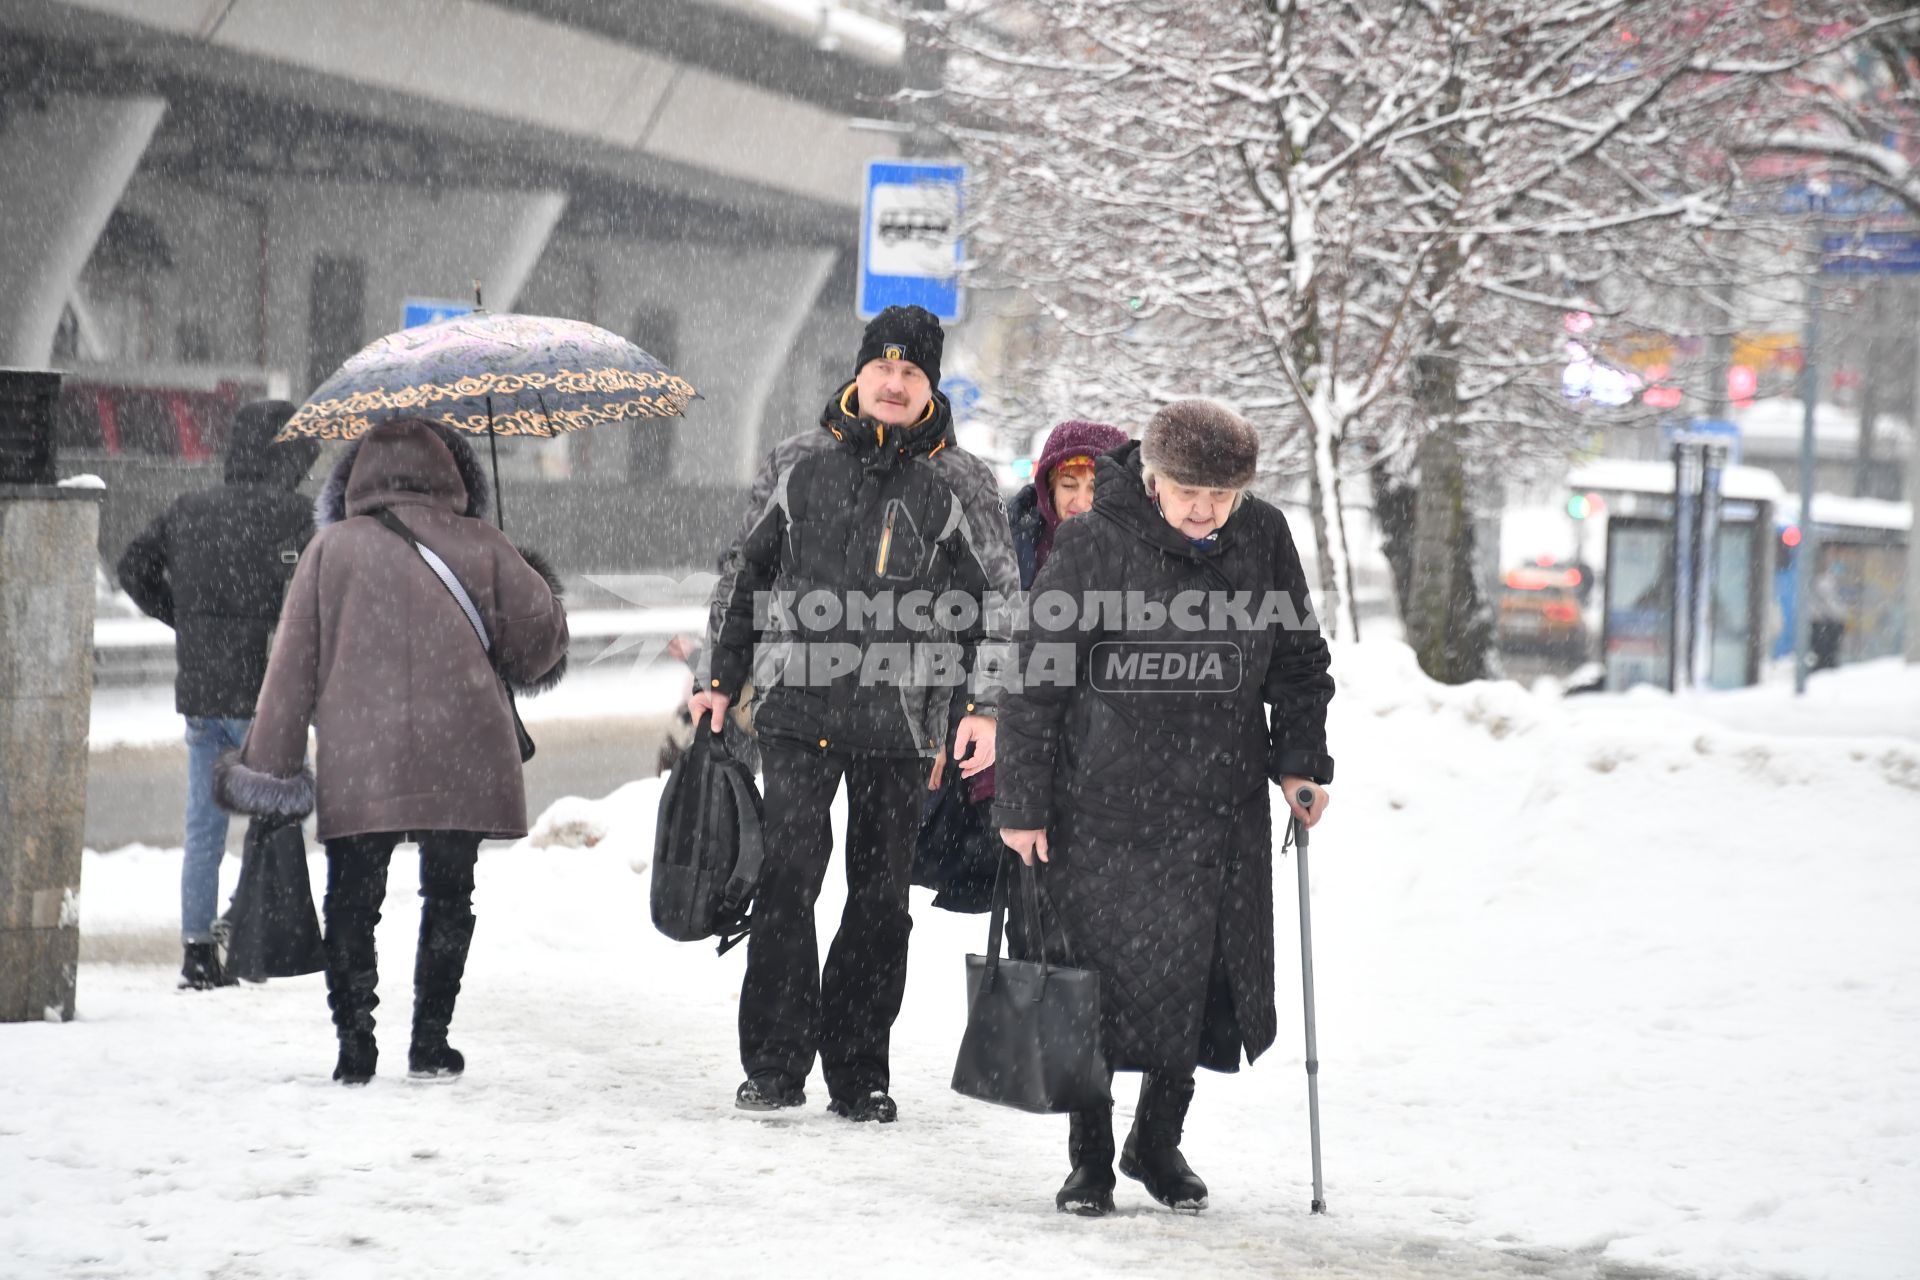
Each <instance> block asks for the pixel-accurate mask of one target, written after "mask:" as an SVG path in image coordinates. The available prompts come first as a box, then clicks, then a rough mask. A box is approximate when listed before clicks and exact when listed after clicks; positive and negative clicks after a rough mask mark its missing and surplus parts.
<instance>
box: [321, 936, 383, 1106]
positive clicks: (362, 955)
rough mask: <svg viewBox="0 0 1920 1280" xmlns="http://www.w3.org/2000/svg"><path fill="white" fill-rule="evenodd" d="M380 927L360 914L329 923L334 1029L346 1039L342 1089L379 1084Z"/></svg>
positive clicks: (338, 1066) (338, 1073)
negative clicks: (376, 1020) (376, 1037)
mask: <svg viewBox="0 0 1920 1280" xmlns="http://www.w3.org/2000/svg"><path fill="white" fill-rule="evenodd" d="M379 921H380V913H379V912H378V911H375V912H374V913H373V918H372V919H370V920H369V919H366V918H364V916H361V915H360V914H359V913H352V914H344V913H343V914H339V915H335V916H333V917H331V918H329V919H328V921H327V935H326V950H327V1006H328V1007H329V1008H331V1009H332V1010H333V1029H334V1032H335V1034H336V1035H338V1036H339V1038H340V1057H339V1060H338V1061H337V1062H336V1063H335V1064H334V1068H333V1078H334V1079H335V1080H338V1081H339V1082H340V1083H341V1084H366V1083H367V1082H368V1081H369V1080H371V1079H373V1069H374V1064H375V1063H376V1062H377V1061H378V1059H379V1056H380V1051H379V1048H378V1046H377V1045H375V1043H374V1039H373V1010H374V1007H375V1006H377V1005H378V1004H379V1003H380V997H379V995H377V994H376V992H375V988H377V987H378V986H379V984H380V967H379V964H378V959H377V956H376V954H375V952H374V948H373V926H374V925H375V924H378V923H379Z"/></svg>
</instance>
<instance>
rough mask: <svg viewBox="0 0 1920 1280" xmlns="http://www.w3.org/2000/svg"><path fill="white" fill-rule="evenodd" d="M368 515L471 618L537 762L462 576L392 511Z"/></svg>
mask: <svg viewBox="0 0 1920 1280" xmlns="http://www.w3.org/2000/svg"><path fill="white" fill-rule="evenodd" d="M367 514H368V515H370V516H372V517H373V518H374V519H375V520H378V521H379V522H380V523H381V524H383V525H385V526H386V527H387V528H388V529H389V530H391V531H392V532H393V533H395V534H398V535H399V536H400V537H402V538H405V539H406V540H407V545H408V546H410V547H412V548H413V549H414V550H415V551H417V552H419V553H420V558H421V559H422V560H424V561H426V564H427V568H429V569H431V570H433V576H434V577H436V578H438V579H440V584H441V585H442V586H444V587H445V588H446V589H447V592H448V594H450V595H451V596H452V597H453V602H454V603H455V604H457V605H459V606H460V612H461V613H464V614H465V615H467V624H468V625H469V626H471V627H472V628H473V634H474V635H475V636H476V637H477V638H478V639H479V641H480V647H481V649H483V650H485V651H486V655H487V665H488V666H489V667H493V674H494V678H495V679H497V680H499V681H500V689H501V691H502V692H504V693H505V694H506V695H507V711H508V713H509V714H511V715H512V716H513V736H514V741H515V742H516V743H518V744H519V747H520V760H521V762H522V763H525V762H526V761H528V760H531V759H533V751H534V747H533V738H532V736H531V735H530V734H528V733H527V726H526V724H525V723H524V722H523V721H522V720H521V719H520V704H519V702H518V701H516V700H515V698H514V696H513V686H512V685H510V684H508V683H507V678H506V677H505V676H504V675H501V674H500V668H498V667H495V666H493V638H492V637H491V636H489V635H488V634H487V625H486V623H484V622H482V621H481V620H480V610H478V609H476V608H475V607H474V604H473V598H472V597H471V596H469V595H468V594H467V589H466V588H465V587H463V586H461V585H460V579H459V577H458V576H456V575H455V574H454V572H453V569H452V568H451V567H450V566H449V565H448V564H447V562H446V561H445V560H442V559H441V558H440V557H439V556H438V555H436V554H435V553H434V551H433V548H431V547H429V546H427V545H426V544H424V543H422V542H421V541H420V539H418V538H416V537H414V536H413V530H411V529H409V528H407V526H406V524H405V523H404V522H403V521H402V520H401V519H400V517H399V516H396V515H395V514H393V510H392V509H391V508H389V507H380V508H378V509H377V510H374V511H369V512H367Z"/></svg>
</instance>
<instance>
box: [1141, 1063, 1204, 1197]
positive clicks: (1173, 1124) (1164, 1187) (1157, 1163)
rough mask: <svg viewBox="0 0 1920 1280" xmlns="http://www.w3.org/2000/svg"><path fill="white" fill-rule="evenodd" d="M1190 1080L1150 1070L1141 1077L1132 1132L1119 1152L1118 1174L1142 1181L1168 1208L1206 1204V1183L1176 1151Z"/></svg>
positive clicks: (1191, 1095)
mask: <svg viewBox="0 0 1920 1280" xmlns="http://www.w3.org/2000/svg"><path fill="white" fill-rule="evenodd" d="M1192 1101H1193V1079H1192V1077H1190V1076H1189V1077H1187V1078H1186V1079H1178V1080H1176V1079H1173V1078H1171V1077H1168V1076H1164V1075H1161V1074H1160V1073H1159V1072H1154V1071H1149V1072H1147V1073H1146V1075H1145V1076H1144V1077H1143V1078H1142V1079H1141V1081H1140V1106H1139V1108H1138V1109H1137V1110H1136V1111H1135V1112H1134V1117H1133V1131H1132V1132H1130V1133H1129V1134H1127V1141H1126V1145H1125V1147H1124V1148H1123V1149H1122V1150H1121V1152H1120V1172H1122V1173H1124V1174H1126V1175H1127V1176H1128V1177H1129V1178H1134V1179H1137V1180H1139V1181H1140V1182H1141V1183H1143V1184H1145V1186H1146V1188H1147V1194H1148V1195H1150V1196H1152V1197H1153V1198H1154V1199H1155V1200H1158V1201H1159V1202H1160V1203H1161V1204H1164V1205H1166V1206H1167V1207H1168V1208H1170V1209H1175V1210H1181V1211H1186V1212H1192V1213H1198V1212H1199V1211H1200V1210H1202V1209H1204V1208H1206V1207H1207V1184H1206V1183H1204V1182H1202V1181H1200V1175H1199V1174H1197V1173H1195V1172H1194V1171H1193V1170H1192V1169H1190V1168H1188V1167H1187V1161H1186V1157H1184V1156H1182V1155H1181V1154H1180V1133H1181V1129H1182V1127H1183V1126H1184V1125H1185V1124H1186V1119H1187V1104H1188V1103H1190V1102H1192Z"/></svg>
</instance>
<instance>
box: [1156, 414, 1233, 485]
mask: <svg viewBox="0 0 1920 1280" xmlns="http://www.w3.org/2000/svg"><path fill="white" fill-rule="evenodd" d="M1140 459H1141V461H1142V462H1144V463H1146V465H1147V466H1148V467H1149V468H1151V469H1152V470H1153V471H1154V473H1155V474H1156V475H1162V476H1165V477H1166V478H1167V479H1169V480H1171V481H1173V482H1174V483H1175V484H1186V485H1192V486H1193V487H1194V488H1196V489H1244V488H1246V487H1247V486H1248V485H1250V484H1252V483H1253V472H1254V467H1255V465H1256V464H1257V463H1258V462H1259V461H1260V437H1259V436H1258V435H1257V434H1255V432H1254V429H1253V424H1252V423H1250V422H1248V421H1247V420H1246V419H1245V418H1243V417H1241V416H1240V415H1239V414H1237V413H1235V412H1234V411H1233V410H1231V409H1229V408H1227V407H1226V406H1225V405H1223V404H1216V403H1214V402H1213V401H1211V400H1176V401H1174V402H1173V403H1172V404H1170V405H1168V406H1167V407H1166V408H1164V409H1162V410H1160V412H1158V413H1156V414H1154V415H1153V420H1152V421H1150V422H1148V423H1147V432H1146V435H1144V436H1143V437H1141V440H1140Z"/></svg>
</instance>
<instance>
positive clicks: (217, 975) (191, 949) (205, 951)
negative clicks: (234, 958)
mask: <svg viewBox="0 0 1920 1280" xmlns="http://www.w3.org/2000/svg"><path fill="white" fill-rule="evenodd" d="M235 981H236V979H234V978H230V977H228V976H227V971H226V969H225V968H223V967H222V966H221V964H220V952H219V950H218V948H216V947H215V946H214V945H213V944H212V943H211V942H189V943H187V944H186V958H185V959H184V960H182V961H181V964H180V989H181V990H182V991H187V990H193V991H212V990H213V989H214V988H215V987H231V986H233V985H234V983H235Z"/></svg>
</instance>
